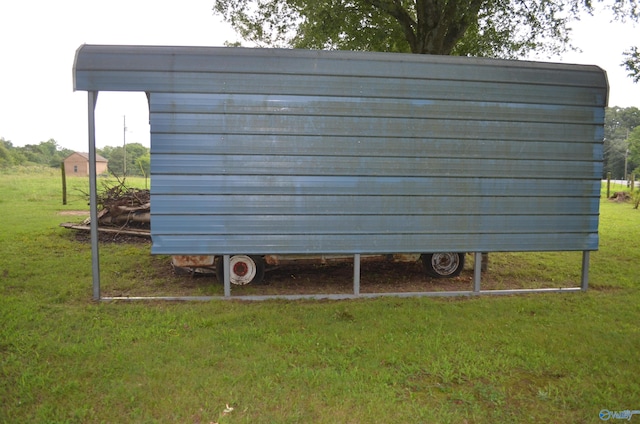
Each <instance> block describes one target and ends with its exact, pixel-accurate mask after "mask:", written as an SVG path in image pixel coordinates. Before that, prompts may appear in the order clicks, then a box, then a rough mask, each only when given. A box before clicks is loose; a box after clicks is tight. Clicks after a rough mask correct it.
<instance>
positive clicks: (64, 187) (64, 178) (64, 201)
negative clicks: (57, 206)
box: [60, 161, 67, 205]
mask: <svg viewBox="0 0 640 424" xmlns="http://www.w3.org/2000/svg"><path fill="white" fill-rule="evenodd" d="M60 169H61V170H62V204H63V205H66V204H67V172H66V171H65V169H64V161H62V162H60Z"/></svg>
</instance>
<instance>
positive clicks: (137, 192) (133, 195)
mask: <svg viewBox="0 0 640 424" xmlns="http://www.w3.org/2000/svg"><path fill="white" fill-rule="evenodd" d="M109 184H110V183H103V187H102V190H100V191H99V192H98V197H97V199H96V200H97V204H98V231H100V232H102V233H112V234H116V235H119V234H121V235H133V236H143V237H149V236H150V228H151V201H150V197H151V196H150V193H149V190H142V189H137V188H131V187H127V185H126V184H125V181H124V180H117V184H115V185H111V186H110V185H109ZM87 197H89V196H88V195H87ZM60 225H61V226H62V227H65V228H70V229H74V230H82V231H89V230H90V229H91V227H90V225H91V218H87V219H85V220H84V221H82V222H81V223H80V224H73V223H62V224H60Z"/></svg>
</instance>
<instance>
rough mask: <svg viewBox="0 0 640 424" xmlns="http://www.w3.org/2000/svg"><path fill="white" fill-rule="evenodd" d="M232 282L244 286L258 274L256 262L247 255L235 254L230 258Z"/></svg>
mask: <svg viewBox="0 0 640 424" xmlns="http://www.w3.org/2000/svg"><path fill="white" fill-rule="evenodd" d="M229 268H230V270H231V272H230V277H231V284H237V285H240V286H243V285H245V284H249V283H250V282H251V281H252V280H253V278H254V277H255V276H256V272H257V266H256V263H255V262H254V261H253V259H251V258H250V257H249V256H247V255H235V256H232V257H231V259H230V260H229Z"/></svg>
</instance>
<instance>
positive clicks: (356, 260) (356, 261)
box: [353, 253, 360, 296]
mask: <svg viewBox="0 0 640 424" xmlns="http://www.w3.org/2000/svg"><path fill="white" fill-rule="evenodd" d="M353 294H354V295H356V296H359V295H360V253H356V254H355V255H353Z"/></svg>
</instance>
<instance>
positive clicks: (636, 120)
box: [603, 106, 640, 179]
mask: <svg viewBox="0 0 640 424" xmlns="http://www.w3.org/2000/svg"><path fill="white" fill-rule="evenodd" d="M636 128H640V109H638V108H636V107H628V108H621V107H617V106H616V107H612V108H607V109H606V113H605V121H604V174H605V175H603V176H606V174H607V173H608V172H611V176H612V177H613V178H614V179H624V178H625V162H626V164H627V171H630V170H632V169H634V167H635V166H637V165H640V161H638V160H637V159H634V158H632V157H630V156H629V155H628V153H627V150H629V149H630V142H629V140H630V134H631V133H632V132H633V131H634V130H635V129H636Z"/></svg>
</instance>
